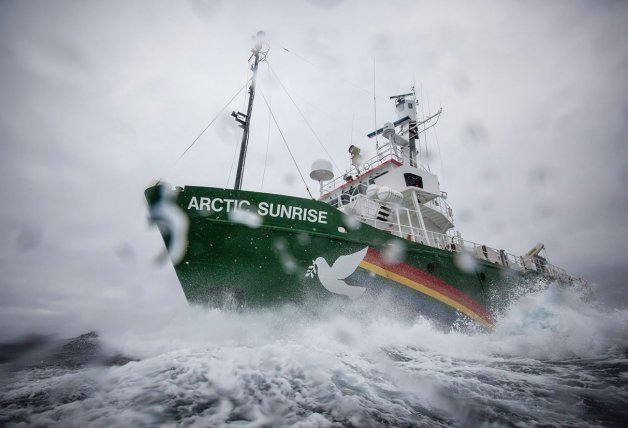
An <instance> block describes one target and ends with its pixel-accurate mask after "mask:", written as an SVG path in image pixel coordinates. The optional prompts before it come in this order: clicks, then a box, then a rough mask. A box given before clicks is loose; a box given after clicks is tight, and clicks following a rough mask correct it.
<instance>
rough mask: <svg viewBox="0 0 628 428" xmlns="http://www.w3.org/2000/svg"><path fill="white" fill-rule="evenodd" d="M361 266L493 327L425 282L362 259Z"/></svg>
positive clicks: (488, 326) (486, 325) (490, 327)
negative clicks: (416, 280)
mask: <svg viewBox="0 0 628 428" xmlns="http://www.w3.org/2000/svg"><path fill="white" fill-rule="evenodd" d="M360 267H361V268H364V269H366V270H368V271H370V272H373V273H375V274H377V275H379V276H382V277H384V278H388V279H391V280H393V281H395V282H398V283H400V284H403V285H405V286H406V287H410V288H412V289H413V290H416V291H419V292H421V293H423V294H427V295H428V296H431V297H433V298H435V299H436V300H438V301H440V302H443V303H444V304H446V305H448V306H451V307H452V308H454V309H456V310H458V311H460V312H462V313H464V314H466V315H468V316H470V317H471V318H473V319H474V320H476V321H477V322H479V323H480V324H482V325H483V326H484V327H487V328H489V329H492V328H493V323H491V322H488V321H487V320H486V319H484V318H483V317H481V316H480V315H478V314H476V313H475V312H474V311H473V310H471V309H469V308H467V307H466V306H463V305H461V304H460V303H458V302H456V301H455V300H453V299H451V298H449V297H447V296H445V295H444V294H441V293H439V292H438V291H436V290H433V289H431V288H429V287H427V286H425V285H423V284H420V283H418V282H415V281H412V280H411V279H409V278H406V277H405V276H401V275H398V274H396V273H394V272H391V271H388V270H386V269H383V268H381V267H379V266H377V265H374V264H373V263H369V262H367V261H364V260H362V262H360Z"/></svg>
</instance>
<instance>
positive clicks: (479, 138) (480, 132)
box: [466, 122, 489, 145]
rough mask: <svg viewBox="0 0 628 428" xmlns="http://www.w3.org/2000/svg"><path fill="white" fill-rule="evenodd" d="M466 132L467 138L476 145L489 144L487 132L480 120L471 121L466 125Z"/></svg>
mask: <svg viewBox="0 0 628 428" xmlns="http://www.w3.org/2000/svg"><path fill="white" fill-rule="evenodd" d="M466 134H467V137H468V139H469V140H470V141H471V142H472V143H475V144H478V145H487V144H489V138H488V132H487V131H486V128H485V127H484V125H482V124H481V123H480V122H471V123H469V124H468V125H467V128H466Z"/></svg>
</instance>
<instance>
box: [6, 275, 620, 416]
mask: <svg viewBox="0 0 628 428" xmlns="http://www.w3.org/2000/svg"><path fill="white" fill-rule="evenodd" d="M627 325H628V311H626V310H614V311H608V310H606V309H605V308H602V307H600V306H598V305H596V304H595V303H594V302H590V301H586V299H584V298H583V296H582V294H581V293H579V292H577V290H576V289H575V288H574V287H550V288H542V289H541V290H540V291H538V292H537V293H534V294H531V295H528V296H525V297H522V298H520V299H519V300H517V301H516V302H514V303H513V304H512V305H511V307H510V308H509V310H507V311H506V312H505V313H504V315H503V316H502V318H501V319H500V320H499V321H498V323H497V327H496V329H495V330H494V331H493V332H491V333H483V334H475V335H467V334H463V333H457V332H449V333H445V332H442V331H440V330H438V329H436V328H434V326H433V325H431V323H430V322H429V321H427V320H425V319H421V318H417V319H414V320H407V319H398V318H395V317H394V316H390V313H389V312H388V311H387V310H385V309H384V308H371V310H370V311H368V314H364V311H360V312H359V315H358V313H356V312H352V311H350V310H343V308H342V307H341V306H337V305H330V306H329V307H326V308H323V309H320V310H318V311H309V310H306V311H304V310H303V308H297V307H289V306H287V307H284V308H282V309H279V310H273V311H261V312H246V313H237V312H228V311H222V310H218V309H215V310H207V309H203V308H190V310H188V311H185V312H183V313H181V314H179V315H178V316H177V317H175V318H174V319H173V320H172V322H171V323H170V324H169V325H168V326H167V327H165V328H160V329H159V330H156V331H152V332H143V333H141V334H140V333H136V332H134V331H133V330H132V329H131V330H129V331H127V332H126V333H124V334H120V332H113V331H110V332H106V333H105V334H103V337H102V343H103V344H104V347H105V348H106V349H112V350H115V351H116V352H118V353H122V354H123V355H127V356H132V357H133V358H134V359H136V360H137V361H131V362H128V363H126V364H124V365H120V366H113V367H89V366H86V367H82V368H80V369H79V370H65V371H64V370H61V371H59V370H58V369H52V368H45V369H41V370H39V371H30V372H23V373H22V372H21V374H20V375H19V376H16V377H15V378H14V380H13V383H12V384H11V385H10V387H9V388H8V389H7V391H8V392H6V393H4V394H3V395H2V397H1V399H0V401H2V402H3V403H19V402H20V401H19V400H26V401H27V402H28V400H29V399H28V397H33V396H34V395H33V394H37V393H38V392H41V391H43V392H44V393H45V394H46V399H45V400H44V401H45V403H43V404H42V403H39V404H38V403H35V404H34V405H33V403H32V399H31V407H30V409H31V411H32V409H33V408H34V409H37V411H36V412H33V413H31V414H29V419H28V420H29V422H31V423H40V424H47V423H49V422H51V421H57V422H59V421H71V422H72V423H73V424H93V423H94V422H97V423H98V424H102V425H111V424H114V425H115V424H122V425H128V424H153V423H175V422H176V423H184V424H200V425H207V426H210V425H223V424H229V423H236V422H237V423H241V424H243V425H247V426H286V425H295V426H332V425H334V424H340V425H358V426H365V425H366V426H373V425H381V424H386V425H395V426H417V425H418V426H421V425H423V426H451V425H458V426H479V425H482V424H496V425H503V424H506V425H511V424H521V425H528V424H535V423H548V424H569V425H573V426H579V425H590V424H594V423H600V422H602V423H610V424H612V423H613V421H615V420H620V419H618V418H623V417H624V416H625V414H622V413H621V412H622V410H621V409H622V408H624V409H625V408H626V404H627V403H628V394H627V393H626V392H625V391H626V388H625V385H626V382H627V380H626V379H627V377H626V373H628V359H627V350H628V329H627V328H626V327H627ZM611 366H612V367H614V370H615V371H614V372H612V373H611V371H612V370H610V369H609V367H611ZM55 370H57V371H55ZM605 370H609V371H608V373H607V372H606V371H605ZM622 385H623V386H622ZM24 397H26V398H24ZM609 406H611V408H616V409H618V410H616V411H615V413H613V412H610V413H609V411H608V408H609ZM10 408H11V409H13V410H11V412H12V413H11V412H8V413H6V414H9V415H10V416H12V417H15V415H17V414H19V412H20V409H22V410H23V407H22V408H20V406H19V405H13V407H10ZM604 409H606V410H604ZM623 412H624V413H625V411H623ZM5 420H6V419H5ZM9 420H11V419H9Z"/></svg>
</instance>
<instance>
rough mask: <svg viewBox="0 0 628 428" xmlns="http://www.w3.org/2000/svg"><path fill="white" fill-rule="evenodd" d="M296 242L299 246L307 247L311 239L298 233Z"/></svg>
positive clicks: (305, 234)
mask: <svg viewBox="0 0 628 428" xmlns="http://www.w3.org/2000/svg"><path fill="white" fill-rule="evenodd" d="M297 242H298V243H299V245H308V244H309V243H310V242H312V238H311V237H310V235H308V234H307V233H305V232H299V234H298V235H297Z"/></svg>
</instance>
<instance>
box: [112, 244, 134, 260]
mask: <svg viewBox="0 0 628 428" xmlns="http://www.w3.org/2000/svg"><path fill="white" fill-rule="evenodd" d="M114 251H115V253H116V255H117V256H118V258H119V259H120V260H122V261H123V262H130V263H135V262H136V260H137V258H136V256H135V251H134V250H133V247H131V244H129V243H128V242H126V241H125V242H120V243H119V244H118V245H116V248H115V250H114Z"/></svg>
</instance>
